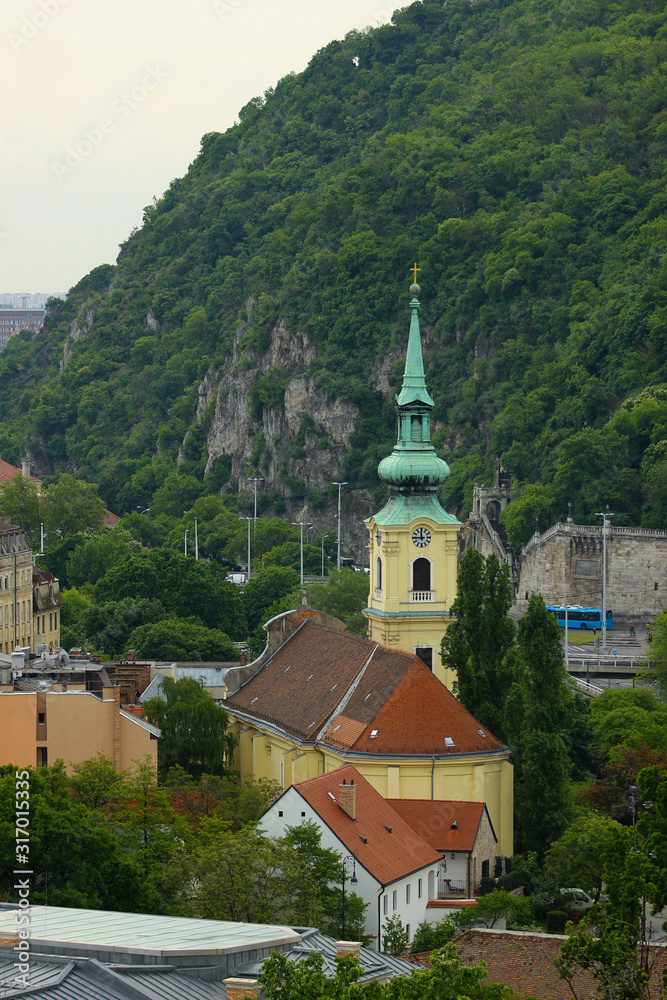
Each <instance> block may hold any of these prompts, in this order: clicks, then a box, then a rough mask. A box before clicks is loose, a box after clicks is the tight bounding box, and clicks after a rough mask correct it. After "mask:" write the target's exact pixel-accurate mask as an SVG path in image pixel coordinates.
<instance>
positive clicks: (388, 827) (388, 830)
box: [382, 823, 391, 833]
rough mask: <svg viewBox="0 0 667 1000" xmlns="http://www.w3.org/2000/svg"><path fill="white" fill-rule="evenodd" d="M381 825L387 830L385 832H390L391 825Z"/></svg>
mask: <svg viewBox="0 0 667 1000" xmlns="http://www.w3.org/2000/svg"><path fill="white" fill-rule="evenodd" d="M382 825H383V827H384V828H385V830H386V831H387V833H391V827H390V826H387V824H386V823H383V824H382Z"/></svg>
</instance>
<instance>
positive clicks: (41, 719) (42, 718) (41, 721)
mask: <svg viewBox="0 0 667 1000" xmlns="http://www.w3.org/2000/svg"><path fill="white" fill-rule="evenodd" d="M37 725H38V726H45V725H46V713H45V712H38V713H37Z"/></svg>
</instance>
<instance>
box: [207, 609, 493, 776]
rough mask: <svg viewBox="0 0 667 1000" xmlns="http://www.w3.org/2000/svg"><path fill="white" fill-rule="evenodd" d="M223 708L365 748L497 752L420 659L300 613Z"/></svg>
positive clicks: (312, 737)
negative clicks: (293, 626)
mask: <svg viewBox="0 0 667 1000" xmlns="http://www.w3.org/2000/svg"><path fill="white" fill-rule="evenodd" d="M225 708H226V709H227V710H228V711H229V712H231V713H232V714H234V712H235V711H238V712H242V713H244V715H246V716H251V717H253V718H254V719H257V720H258V722H262V721H263V722H266V723H269V724H273V725H275V726H277V727H279V728H280V729H282V730H284V731H285V732H287V733H289V734H291V735H293V736H296V737H297V738H299V739H301V740H304V741H312V742H315V741H318V742H321V743H326V744H327V745H329V746H331V748H332V749H334V750H338V751H340V750H342V751H350V752H354V753H367V754H387V755H390V754H400V755H406V754H407V755H411V756H414V755H419V754H424V755H428V756H432V755H435V756H438V757H442V756H449V755H458V754H462V753H484V752H489V751H491V752H496V753H497V752H499V751H500V752H502V751H505V750H506V747H505V746H504V745H503V744H502V743H501V742H500V741H499V740H497V739H496V738H495V737H494V736H493V735H492V734H491V733H489V732H487V731H486V730H484V729H483V728H482V727H481V726H480V724H479V723H478V722H477V721H476V720H475V719H474V718H473V717H472V715H470V713H469V712H467V711H466V709H465V708H464V707H463V706H462V705H461V704H460V703H459V702H458V701H457V700H456V698H455V697H454V696H453V695H452V694H451V693H450V692H449V691H448V690H447V688H446V687H445V686H444V684H442V683H441V682H440V681H439V680H438V679H437V677H435V676H434V674H432V673H431V671H430V670H429V669H428V668H427V667H426V666H424V664H423V663H422V662H421V660H420V659H418V658H417V657H415V656H414V655H413V654H411V653H405V652H402V651H400V650H392V649H387V648H385V647H384V646H380V645H377V644H376V643H373V642H370V641H369V640H368V639H363V638H361V637H360V636H357V635H353V634H352V633H350V632H346V631H342V630H340V629H335V628H331V627H329V626H326V625H321V624H318V623H316V622H313V621H311V620H306V621H304V623H303V624H302V625H301V626H300V627H299V628H298V629H297V631H296V632H294V633H293V634H292V635H290V636H289V638H288V639H287V640H286V641H285V642H284V643H283V644H282V645H281V646H280V647H279V648H278V649H277V650H276V651H275V652H274V653H273V655H272V656H271V657H270V658H269V659H268V660H267V661H266V663H265V664H264V665H263V666H262V667H260V669H259V670H258V671H257V673H256V674H254V675H253V676H252V677H251V678H250V679H249V680H248V681H246V683H245V684H244V685H243V686H242V687H241V688H240V690H239V691H237V692H236V694H234V695H233V696H232V697H231V698H229V699H228V700H227V702H226V704H225Z"/></svg>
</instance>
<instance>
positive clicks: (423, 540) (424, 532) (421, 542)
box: [412, 528, 431, 549]
mask: <svg viewBox="0 0 667 1000" xmlns="http://www.w3.org/2000/svg"><path fill="white" fill-rule="evenodd" d="M430 541H431V532H430V531H429V530H428V528H415V530H414V531H413V532H412V543H413V545H416V546H417V548H418V549H425V548H426V546H427V545H428V544H429V543H430Z"/></svg>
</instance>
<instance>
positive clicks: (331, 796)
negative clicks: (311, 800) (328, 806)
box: [327, 792, 336, 802]
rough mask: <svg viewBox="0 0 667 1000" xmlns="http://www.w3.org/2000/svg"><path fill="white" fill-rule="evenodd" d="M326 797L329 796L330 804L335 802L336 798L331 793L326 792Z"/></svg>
mask: <svg viewBox="0 0 667 1000" xmlns="http://www.w3.org/2000/svg"><path fill="white" fill-rule="evenodd" d="M327 795H328V796H329V798H330V799H331V801H332V802H335V801H336V796H335V795H334V793H333V792H327Z"/></svg>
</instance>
